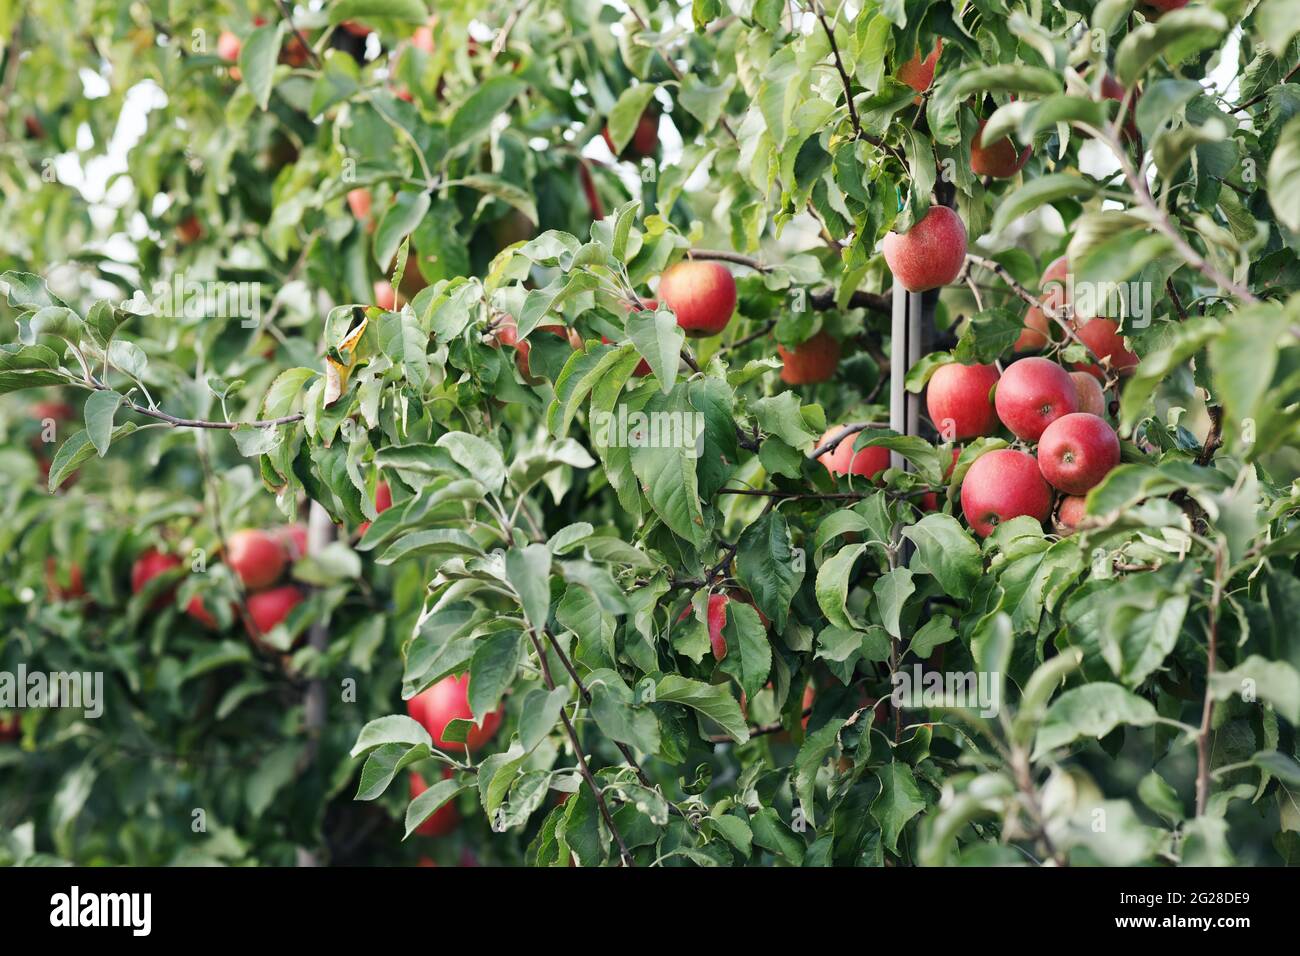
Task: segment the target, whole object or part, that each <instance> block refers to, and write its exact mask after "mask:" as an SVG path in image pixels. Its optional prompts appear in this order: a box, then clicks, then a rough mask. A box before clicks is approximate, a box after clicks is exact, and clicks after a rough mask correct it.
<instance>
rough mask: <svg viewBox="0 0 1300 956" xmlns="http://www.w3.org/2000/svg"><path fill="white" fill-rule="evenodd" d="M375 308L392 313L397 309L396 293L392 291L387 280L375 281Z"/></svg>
mask: <svg viewBox="0 0 1300 956" xmlns="http://www.w3.org/2000/svg"><path fill="white" fill-rule="evenodd" d="M374 293H375V307H376V308H379V309H383V310H384V311H385V312H392V311H394V310H396V308H397V293H396V292H394V291H393V287H392V285H391V284H390V283H389V281H388V280H387V279H377V280H376V281H375V284H374Z"/></svg>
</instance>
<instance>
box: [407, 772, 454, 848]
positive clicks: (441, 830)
mask: <svg viewBox="0 0 1300 956" xmlns="http://www.w3.org/2000/svg"><path fill="white" fill-rule="evenodd" d="M450 777H451V768H450V767H444V768H443V771H442V779H443V780H447V779H449V778H450ZM428 789H429V785H428V784H427V783H425V782H424V778H423V777H421V776H420V775H419V774H418V773H416V772H415V771H414V770H412V771H411V799H412V800H414V799H415V798H416V797H418V796H419V795H420V794H422V793H424V791H426V790H428ZM459 825H460V813H459V812H458V811H457V810H456V804H454V803H444V804H443V805H442V806H441V807H439V808H438V809H437V810H435V811H434V813H433V814H432V816H430V817H429V818H428V819H426V820H425V821H424V822H423V823H421V824H420V825H419V826H418V827H416V828H415V832H416V833H418V834H419V835H420V836H427V837H439V836H446V835H447V834H448V833H450V832H451V831H452V830H454V829H456V827H457V826H459Z"/></svg>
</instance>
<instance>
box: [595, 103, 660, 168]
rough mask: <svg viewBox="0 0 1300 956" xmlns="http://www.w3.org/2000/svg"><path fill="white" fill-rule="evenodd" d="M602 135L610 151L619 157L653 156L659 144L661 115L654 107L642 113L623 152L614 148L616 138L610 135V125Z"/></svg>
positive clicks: (643, 157)
mask: <svg viewBox="0 0 1300 956" xmlns="http://www.w3.org/2000/svg"><path fill="white" fill-rule="evenodd" d="M600 135H601V136H603V137H604V138H605V145H606V146H608V147H609V151H610V152H611V153H613V154H614V155H616V156H617V157H618V158H619V159H645V158H647V157H650V156H653V155H654V153H655V148H656V147H658V145H659V115H658V113H657V112H656V111H655V110H653V109H647V110H646V111H645V112H644V113H642V114H641V118H640V119H639V120H637V124H636V130H635V131H634V132H633V133H632V138H631V139H630V140H628V141H627V145H626V146H624V147H623V152H621V153H620V152H618V151H617V150H615V149H614V140H613V138H612V137H611V136H610V135H609V127H608V126H606V127H605V128H604V129H603V130H601V134H600Z"/></svg>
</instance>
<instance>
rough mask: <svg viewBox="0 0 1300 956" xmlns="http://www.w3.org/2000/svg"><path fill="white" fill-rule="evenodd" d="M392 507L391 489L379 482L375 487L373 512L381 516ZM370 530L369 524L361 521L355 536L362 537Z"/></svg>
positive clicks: (383, 482) (384, 482)
mask: <svg viewBox="0 0 1300 956" xmlns="http://www.w3.org/2000/svg"><path fill="white" fill-rule="evenodd" d="M392 506H393V489H391V488H389V487H388V482H386V481H381V482H380V483H379V484H377V485H375V512H376V513H377V514H383V513H384V512H385V511H387V510H388V509H389V508H391V507H392ZM369 530H370V522H369V521H363V522H361V524H360V525H358V526H357V535H358V536H360V535H363V534H365V533H366V532H367V531H369Z"/></svg>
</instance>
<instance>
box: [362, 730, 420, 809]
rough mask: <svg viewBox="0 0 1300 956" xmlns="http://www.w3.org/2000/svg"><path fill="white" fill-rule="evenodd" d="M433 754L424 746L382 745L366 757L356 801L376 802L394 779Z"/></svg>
mask: <svg viewBox="0 0 1300 956" xmlns="http://www.w3.org/2000/svg"><path fill="white" fill-rule="evenodd" d="M432 753H433V751H432V750H430V749H429V748H428V747H426V746H425V745H424V744H416V745H415V746H414V747H408V746H406V745H405V744H380V745H379V746H378V747H376V748H375V749H374V750H372V751H370V755H369V756H368V757H366V763H365V766H364V767H362V768H361V780H360V782H359V783H358V784H357V792H356V795H355V796H354V797H353V798H352V799H354V800H374V799H376V798H378V797H381V796H383V794H384V791H385V790H387V789H388V785H389V784H390V783H392V782H393V777H395V776H397V774H399V773H401V771H402V770H404V769H405V768H407V767H409V766H410V765H411V764H413V763H418V762H419V761H421V760H427V759H428V758H429V756H430V755H431V754H432Z"/></svg>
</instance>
